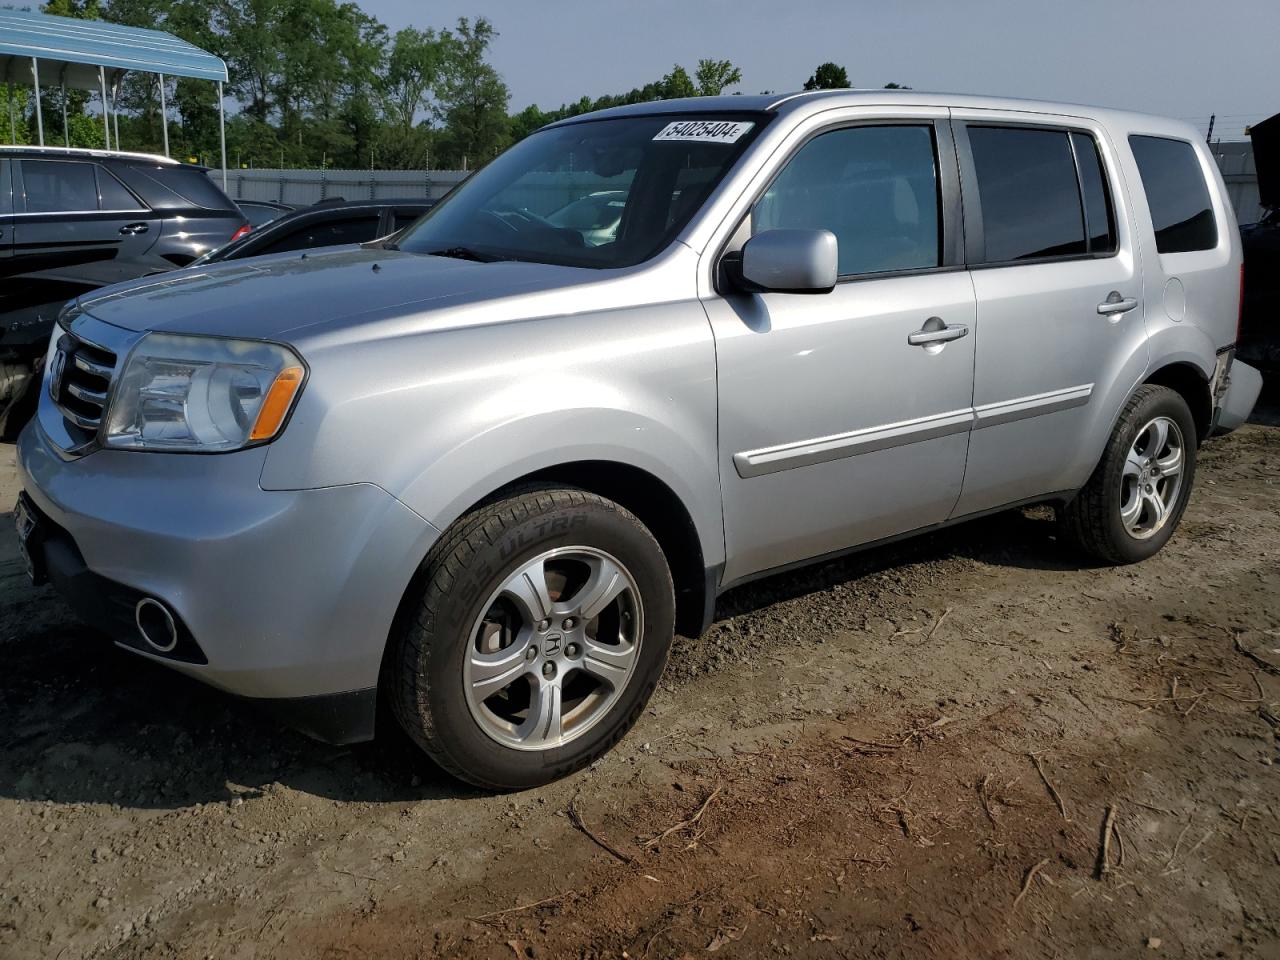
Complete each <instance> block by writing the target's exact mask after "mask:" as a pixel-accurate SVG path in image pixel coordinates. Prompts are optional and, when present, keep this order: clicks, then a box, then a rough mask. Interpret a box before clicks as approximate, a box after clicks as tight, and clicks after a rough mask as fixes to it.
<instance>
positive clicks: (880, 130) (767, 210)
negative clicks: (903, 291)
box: [751, 126, 941, 276]
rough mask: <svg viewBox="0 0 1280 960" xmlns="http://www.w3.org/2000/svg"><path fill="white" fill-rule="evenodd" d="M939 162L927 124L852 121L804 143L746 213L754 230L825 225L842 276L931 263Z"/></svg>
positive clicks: (935, 251)
mask: <svg viewBox="0 0 1280 960" xmlns="http://www.w3.org/2000/svg"><path fill="white" fill-rule="evenodd" d="M939 222H940V221H939V216H938V176H937V162H936V160H935V153H934V146H933V130H932V128H931V127H928V126H892V127H850V128H848V129H845V130H834V131H832V132H831V133H824V134H822V135H821V136H818V137H815V138H814V139H813V140H810V141H809V142H808V143H807V144H805V145H804V146H803V147H802V148H801V149H800V152H799V153H797V154H796V155H795V156H794V157H793V158H792V159H791V160H790V161H789V162H788V163H787V165H786V167H785V168H784V169H783V171H782V173H780V174H779V175H778V177H777V179H776V180H774V181H773V183H772V184H770V186H769V189H768V190H767V191H766V192H765V195H764V196H763V197H761V198H760V200H759V201H758V202H757V203H756V206H755V209H754V210H753V211H752V213H751V232H752V233H760V232H762V231H764V230H772V229H778V228H807V229H826V230H830V231H831V232H832V233H834V234H835V235H836V240H837V241H838V244H839V254H840V265H839V269H840V275H841V276H852V275H856V274H867V273H884V272H887V271H892V270H912V269H919V268H923V267H936V266H937V265H938V264H939V262H940V260H939V251H940V249H941V242H940V233H939Z"/></svg>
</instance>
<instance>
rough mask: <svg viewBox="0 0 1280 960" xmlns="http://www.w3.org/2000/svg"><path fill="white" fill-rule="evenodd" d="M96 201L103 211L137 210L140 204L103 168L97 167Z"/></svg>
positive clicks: (140, 206)
mask: <svg viewBox="0 0 1280 960" xmlns="http://www.w3.org/2000/svg"><path fill="white" fill-rule="evenodd" d="M96 169H97V173H98V201H99V203H100V204H101V208H102V209H103V210H139V209H141V208H142V204H140V203H138V200H137V198H136V197H134V195H133V194H132V193H130V192H129V191H128V190H126V189H125V188H124V184H122V183H121V182H120V181H119V180H117V179H116V178H115V177H113V176H112V175H111V174H110V173H109V172H108V171H107V170H105V169H104V168H103V167H100V166H99V167H97V168H96Z"/></svg>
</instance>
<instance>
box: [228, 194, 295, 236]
mask: <svg viewBox="0 0 1280 960" xmlns="http://www.w3.org/2000/svg"><path fill="white" fill-rule="evenodd" d="M236 206H237V207H239V208H240V212H241V213H243V214H244V215H245V217H246V219H248V221H249V226H251V227H253V228H254V229H255V230H256V229H258V227H263V226H266V225H267V224H268V223H270V222H271V221H272V220H276V219H279V218H280V217H283V216H284V215H285V214H286V213H293V211H294V210H296V209H298V208H297V207H292V206H290V205H289V204H287V203H276V202H275V201H274V200H237V201H236Z"/></svg>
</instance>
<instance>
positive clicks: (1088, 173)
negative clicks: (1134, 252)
mask: <svg viewBox="0 0 1280 960" xmlns="http://www.w3.org/2000/svg"><path fill="white" fill-rule="evenodd" d="M1071 145H1072V146H1073V147H1075V151H1076V164H1077V165H1078V166H1079V168H1080V186H1081V187H1082V188H1083V189H1084V217H1085V227H1086V232H1087V233H1088V235H1089V252H1090V253H1114V252H1115V249H1116V222H1115V214H1113V213H1112V211H1111V196H1110V193H1109V191H1108V190H1107V181H1106V178H1105V177H1104V176H1103V173H1102V157H1101V155H1100V154H1099V153H1098V144H1097V142H1096V141H1095V140H1094V139H1093V137H1091V136H1089V135H1088V134H1087V133H1073V134H1072V135H1071Z"/></svg>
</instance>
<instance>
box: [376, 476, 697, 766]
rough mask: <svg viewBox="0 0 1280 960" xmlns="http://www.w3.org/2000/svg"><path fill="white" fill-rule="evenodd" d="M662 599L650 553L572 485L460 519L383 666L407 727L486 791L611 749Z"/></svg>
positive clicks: (669, 628)
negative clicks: (386, 662) (385, 667)
mask: <svg viewBox="0 0 1280 960" xmlns="http://www.w3.org/2000/svg"><path fill="white" fill-rule="evenodd" d="M674 620H675V597H674V589H673V587H672V582H671V574H670V572H669V570H668V568H667V564H666V560H665V557H664V555H663V553H662V549H661V547H660V546H659V545H658V543H657V541H656V540H655V539H654V538H653V535H652V534H651V533H650V532H649V531H648V529H647V528H646V527H645V526H644V525H643V524H641V523H640V521H639V520H638V519H636V517H635V516H633V515H632V514H631V513H629V512H628V511H627V510H625V509H623V508H622V507H621V506H619V505H618V504H616V503H613V502H611V501H609V500H605V499H604V498H602V497H598V496H595V495H594V494H590V493H587V492H585V491H582V490H577V489H573V488H537V489H529V490H526V491H522V492H519V493H517V494H514V495H512V496H510V497H508V498H506V499H503V500H501V501H499V502H496V503H493V504H491V505H489V506H486V507H483V508H481V509H480V510H477V511H476V512H474V513H472V514H470V515H469V516H467V517H464V518H463V519H462V520H460V521H459V522H458V523H457V524H455V526H454V527H453V528H451V530H450V531H449V532H448V533H447V534H446V535H445V537H444V538H442V540H441V543H440V545H439V546H438V547H437V548H436V549H435V550H433V552H432V555H431V557H430V558H429V559H428V561H427V563H426V565H425V569H424V572H423V576H422V577H421V578H420V585H419V587H418V588H417V589H416V592H415V593H414V594H413V595H411V596H410V597H408V598H407V599H406V604H405V608H404V609H403V610H402V616H401V618H400V624H399V626H398V628H397V631H396V636H395V637H394V638H393V644H394V646H393V648H392V651H391V657H390V659H389V661H388V664H387V670H386V673H385V674H384V682H385V683H386V684H387V685H388V686H389V687H390V689H389V690H388V692H389V694H390V699H391V703H392V705H393V708H394V710H395V713H396V715H397V717H398V719H399V721H400V723H401V725H402V726H403V727H404V728H405V730H406V731H407V732H408V733H409V735H410V736H411V737H412V738H413V739H414V740H415V741H416V742H417V743H418V744H419V745H420V746H421V747H422V748H423V749H424V750H425V751H426V752H427V753H428V754H429V755H430V756H431V757H432V758H433V759H435V760H436V762H437V763H439V764H440V765H441V766H442V767H444V768H445V769H446V770H448V771H449V772H450V773H452V774H454V775H455V776H457V777H459V778H460V779H463V780H466V781H468V782H470V783H474V784H476V785H478V786H482V787H487V788H491V789H519V788H524V787H532V786H536V785H538V784H541V783H546V782H548V781H550V780H554V779H556V778H558V777H561V776H564V775H566V774H568V773H570V772H572V771H573V770H576V769H578V768H580V767H582V766H584V765H586V764H588V763H590V762H591V761H593V760H594V759H595V758H597V757H598V756H600V755H601V754H603V753H604V752H605V751H606V750H608V749H609V748H610V747H611V746H613V744H615V743H616V742H617V741H618V740H619V739H620V738H621V737H622V736H623V734H624V733H626V731H627V730H628V729H629V728H630V727H631V725H632V724H633V723H634V722H635V721H636V719H637V718H638V717H639V715H640V711H641V710H642V709H643V708H644V705H645V703H646V702H647V701H648V698H649V695H650V694H651V693H652V692H653V690H654V688H655V687H656V686H657V683H658V679H659V677H660V676H661V673H662V669H663V667H664V666H665V664H666V660H667V654H668V651H669V650H670V647H671V640H672V632H673V627H674Z"/></svg>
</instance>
